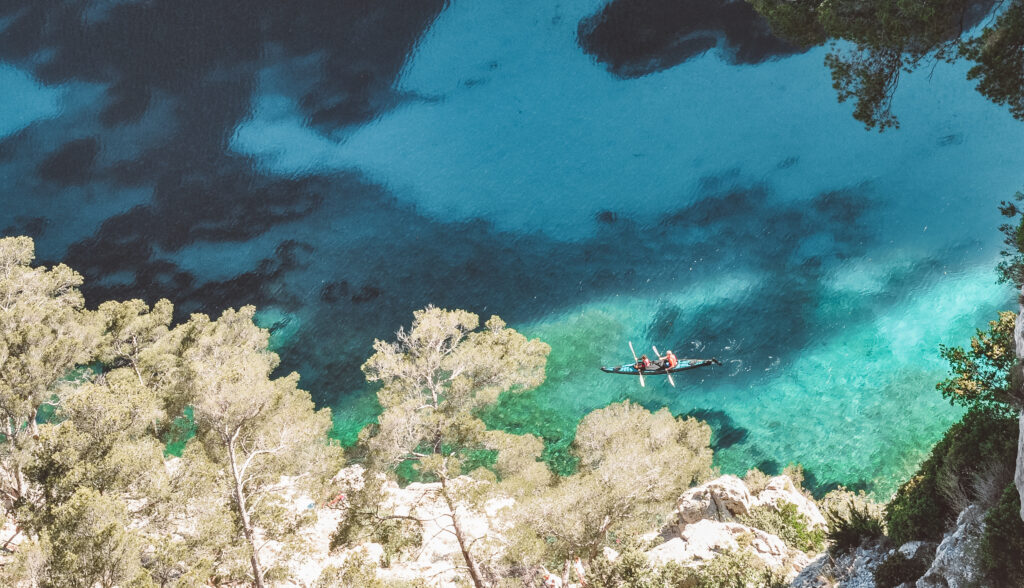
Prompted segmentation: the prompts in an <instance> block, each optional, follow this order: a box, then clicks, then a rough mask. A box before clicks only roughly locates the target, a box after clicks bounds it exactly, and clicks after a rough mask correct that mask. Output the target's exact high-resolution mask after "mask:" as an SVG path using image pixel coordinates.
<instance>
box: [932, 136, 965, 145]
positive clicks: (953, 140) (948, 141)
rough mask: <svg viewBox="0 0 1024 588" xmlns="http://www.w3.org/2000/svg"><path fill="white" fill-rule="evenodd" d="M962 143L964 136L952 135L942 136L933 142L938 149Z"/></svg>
mask: <svg viewBox="0 0 1024 588" xmlns="http://www.w3.org/2000/svg"><path fill="white" fill-rule="evenodd" d="M963 142H964V134H963V133H954V134H952V135H943V136H942V137H939V138H938V139H937V140H936V141H935V144H936V145H938V146H939V147H949V146H951V145H962V144H963Z"/></svg>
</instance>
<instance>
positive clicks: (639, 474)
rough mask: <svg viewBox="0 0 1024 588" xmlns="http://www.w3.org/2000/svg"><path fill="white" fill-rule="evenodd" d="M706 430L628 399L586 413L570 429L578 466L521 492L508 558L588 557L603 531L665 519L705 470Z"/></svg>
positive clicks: (619, 532) (632, 530)
mask: <svg viewBox="0 0 1024 588" xmlns="http://www.w3.org/2000/svg"><path fill="white" fill-rule="evenodd" d="M710 440H711V429H710V427H708V426H707V425H706V424H704V423H701V422H699V421H696V420H694V419H692V418H686V419H683V418H675V417H673V416H672V414H671V413H670V412H669V411H668V409H664V408H663V409H661V410H659V411H657V412H655V413H651V412H648V411H647V410H646V409H644V408H643V407H641V406H638V405H635V404H632V403H630V402H629V401H626V402H622V403H618V404H612V405H609V406H607V407H605V408H603V409H600V410H596V411H594V412H592V413H590V414H589V415H587V416H586V417H585V418H584V419H583V421H582V422H580V424H579V427H578V428H577V431H576V438H575V441H574V442H573V448H572V451H573V454H574V455H575V456H576V457H577V458H578V459H579V468H578V470H577V472H576V473H575V474H573V475H571V476H568V477H565V478H559V479H558V480H557V481H556V483H555V484H554V485H552V486H551V487H549V488H546V489H544V490H542V491H537V492H535V493H533V494H532V495H530V496H527V497H524V500H522V501H521V503H520V504H519V505H517V508H516V510H515V513H514V517H515V522H516V528H515V530H514V531H513V532H512V533H511V535H512V536H513V540H514V541H515V542H516V546H515V548H514V549H512V550H510V552H509V557H512V558H518V560H519V561H526V560H527V558H528V557H538V556H539V557H540V558H541V560H540V561H527V563H529V564H534V563H551V564H552V565H554V564H555V563H557V562H560V561H564V560H565V559H569V558H571V557H573V556H575V555H578V556H580V557H582V558H585V559H592V558H594V557H595V556H596V555H597V554H598V553H599V551H600V549H601V547H602V546H603V545H604V543H605V540H606V538H607V537H609V536H616V537H631V536H639V535H640V534H642V533H645V532H647V531H649V530H650V529H652V528H658V527H659V526H661V525H663V524H666V523H667V522H668V521H667V520H666V518H665V517H666V516H667V513H668V512H669V511H670V510H671V507H672V505H673V504H674V502H675V500H676V499H677V498H679V495H680V494H681V493H682V492H683V491H684V490H685V489H686V488H688V487H689V486H690V485H691V484H693V483H695V482H698V481H701V480H703V479H705V478H707V477H708V476H710V473H711V449H710V447H709V445H710Z"/></svg>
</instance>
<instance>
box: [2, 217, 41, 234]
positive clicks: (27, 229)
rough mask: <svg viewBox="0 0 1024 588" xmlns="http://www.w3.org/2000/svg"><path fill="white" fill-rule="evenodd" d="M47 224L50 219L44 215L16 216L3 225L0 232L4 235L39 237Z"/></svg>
mask: <svg viewBox="0 0 1024 588" xmlns="http://www.w3.org/2000/svg"><path fill="white" fill-rule="evenodd" d="M49 226H50V219H48V218H46V217H45V216H16V217H14V222H13V223H12V224H9V225H7V226H6V227H4V229H3V231H2V234H3V236H4V237H16V236H19V235H24V236H26V237H32V238H33V239H39V238H40V237H42V236H43V232H44V231H46V229H47V227H49Z"/></svg>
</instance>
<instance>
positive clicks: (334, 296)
mask: <svg viewBox="0 0 1024 588" xmlns="http://www.w3.org/2000/svg"><path fill="white" fill-rule="evenodd" d="M348 291H349V285H348V282H347V281H345V280H339V281H334V282H328V283H326V284H324V285H323V287H322V288H320V300H321V301H323V302H326V303H328V304H333V303H335V302H337V301H339V300H341V299H342V298H346V297H348Z"/></svg>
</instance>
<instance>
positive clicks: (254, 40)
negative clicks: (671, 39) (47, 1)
mask: <svg viewBox="0 0 1024 588" xmlns="http://www.w3.org/2000/svg"><path fill="white" fill-rule="evenodd" d="M617 1H618V2H621V3H627V4H628V2H629V0H617ZM710 1H711V0H709V2H710ZM712 3H713V2H712ZM10 4H11V7H10V8H0V30H4V31H11V32H12V33H16V34H14V35H13V36H12V37H11V39H14V40H13V41H11V42H10V43H7V44H0V104H2V105H3V106H2V107H0V139H2V141H0V182H2V186H0V197H2V198H3V204H4V206H2V207H0V230H2V231H3V233H4V234H16V233H28V234H32V235H33V236H35V237H36V239H37V243H38V250H39V254H40V257H41V259H43V260H44V261H47V262H56V261H60V260H64V261H67V262H68V263H70V264H72V265H74V266H75V267H76V268H78V269H79V270H80V271H82V272H83V273H84V274H85V276H86V278H87V280H88V281H87V288H86V294H87V296H88V299H89V302H90V304H96V303H98V302H99V301H101V300H102V299H104V298H109V297H121V298H123V297H129V296H139V297H143V298H146V299H147V300H150V301H153V300H155V299H157V298H159V297H161V296H167V297H170V298H172V299H174V300H175V301H176V303H177V304H178V309H179V318H184V317H186V316H187V314H188V313H190V312H196V311H205V312H210V313H217V312H219V310H220V309H222V308H224V307H226V306H238V305H242V304H256V305H257V306H259V308H260V313H259V315H258V320H259V322H260V324H262V325H264V326H266V327H267V328H270V329H271V330H272V332H273V338H272V341H273V345H274V346H275V349H277V350H278V351H279V352H280V354H281V356H282V361H283V364H282V371H287V370H298V371H299V372H300V373H301V374H302V383H303V385H304V386H305V387H306V388H307V389H309V390H310V392H311V393H312V394H313V397H314V399H315V400H316V401H317V402H318V404H319V405H321V406H329V407H331V408H332V409H333V410H334V414H335V424H336V427H335V433H336V435H337V436H338V437H339V438H341V439H342V440H344V441H345V442H353V441H354V440H355V437H356V435H357V434H358V431H359V430H360V428H361V427H362V426H363V425H365V424H366V423H368V422H371V421H372V420H373V419H374V418H375V416H376V414H377V411H378V406H377V404H376V401H375V398H374V396H373V391H372V390H370V389H368V388H367V386H366V385H365V383H364V382H363V380H362V374H361V373H360V371H359V366H360V364H361V363H362V362H363V361H364V360H365V358H366V357H367V356H368V355H369V354H370V352H371V346H372V342H373V340H374V338H388V337H390V336H391V334H392V333H394V331H395V330H396V329H397V328H398V327H399V326H401V325H403V324H408V322H409V321H410V320H411V317H412V312H413V311H414V310H416V309H418V308H422V307H423V306H425V305H427V304H435V305H439V306H443V307H450V308H466V309H469V310H472V311H474V312H477V313H479V314H482V315H485V316H486V315H489V314H491V313H496V314H499V315H501V316H502V317H503V318H505V319H506V320H507V321H508V322H509V324H511V325H512V326H513V327H515V328H517V329H520V330H522V331H523V332H525V333H527V334H529V335H530V336H532V337H539V338H541V339H543V340H545V341H546V342H548V343H549V344H550V345H551V347H552V352H551V357H550V360H549V363H548V373H547V382H546V383H545V384H544V385H543V386H542V387H540V388H539V389H537V390H534V391H530V392H527V393H525V394H522V395H519V396H509V397H506V398H503V399H502V400H501V402H500V403H499V405H498V406H496V407H494V409H493V410H491V411H490V412H488V414H487V415H486V420H487V422H488V423H489V424H490V425H491V426H494V427H502V428H506V429H508V430H513V431H520V432H530V433H535V434H539V435H541V436H543V437H544V438H545V440H546V441H547V442H548V451H547V453H546V457H547V459H548V460H549V461H550V462H551V463H552V464H553V465H554V466H555V467H556V468H560V469H566V468H569V467H571V460H570V459H569V458H568V456H567V453H566V448H567V446H568V444H569V443H570V442H571V439H572V434H573V430H574V429H575V426H576V424H577V423H578V421H579V419H580V418H582V417H583V415H585V414H586V413H587V412H589V411H591V410H593V409H595V408H599V407H602V406H605V405H607V404H608V403H610V402H614V401H618V400H621V399H624V398H631V399H634V400H635V401H637V402H641V403H643V404H644V405H645V406H648V407H650V408H652V409H654V408H658V407H661V406H668V407H669V408H670V409H671V410H672V411H673V412H675V413H677V414H681V415H684V414H685V415H693V416H695V417H697V418H700V419H703V420H707V421H708V422H710V423H711V424H712V425H713V427H714V429H715V439H714V444H715V448H716V463H717V465H718V466H719V467H720V468H721V469H722V471H725V472H733V473H742V472H744V471H745V470H746V469H747V468H750V467H755V466H756V467H761V468H763V469H765V470H768V471H776V470H778V469H780V468H781V467H784V466H785V465H787V464H789V463H801V464H803V465H804V466H805V468H806V469H807V471H808V472H809V479H810V480H811V482H812V483H813V484H814V486H815V487H816V488H819V489H820V488H825V487H828V486H830V485H833V484H836V483H842V484H846V485H850V486H856V487H863V488H867V489H870V490H873V491H875V492H876V493H878V494H879V495H882V496H883V497H884V496H886V495H888V494H889V493H891V492H892V490H893V489H894V488H895V487H896V486H897V485H898V483H899V482H900V481H901V480H902V479H905V478H906V476H907V475H908V473H909V472H910V471H911V470H912V469H913V468H914V467H915V466H916V465H917V463H919V462H920V460H921V459H922V458H923V456H924V455H925V454H926V453H927V451H928V449H929V448H930V446H931V444H932V443H934V442H935V440H937V439H938V437H939V436H940V435H941V433H942V431H943V430H944V429H945V428H946V427H947V426H948V425H949V423H951V422H953V421H954V420H955V419H957V418H958V416H959V413H958V411H957V410H956V409H954V408H952V407H950V406H948V405H947V404H945V403H944V402H943V401H942V400H941V398H940V397H939V395H938V393H937V392H935V391H934V385H935V383H936V382H937V381H938V380H939V379H941V378H942V377H943V376H944V374H945V366H944V365H943V364H942V362H941V361H940V359H939V356H938V345H939V344H940V343H947V344H965V343H966V342H967V340H968V338H969V337H970V335H971V334H972V333H973V331H974V329H975V328H979V327H983V326H984V325H985V322H986V321H987V320H990V319H991V318H993V317H994V316H995V312H996V311H997V310H998V309H1001V308H1006V307H1008V306H1009V305H1010V304H1011V303H1012V302H1013V297H1012V292H1010V291H1009V290H1008V289H1007V288H1005V287H1003V286H999V285H996V284H995V275H994V271H993V266H994V265H995V263H996V262H997V260H998V251H999V248H1000V236H999V234H998V232H997V230H996V227H997V226H998V224H999V223H1000V220H1001V219H1000V218H999V215H998V213H997V209H996V205H997V203H998V201H999V200H1001V199H1004V198H1008V197H1010V196H1011V195H1012V194H1013V193H1014V191H1016V190H1017V189H1019V188H1020V186H1021V184H1022V183H1024V182H1022V180H1024V176H1022V174H1021V173H1020V170H1022V169H1024V134H1022V133H1021V128H1022V127H1021V126H1020V123H1018V122H1016V121H1014V120H1013V119H1012V118H1011V117H1010V116H1009V114H1008V113H1007V112H1005V111H1004V110H1003V109H1001V108H999V107H997V106H994V105H992V104H990V103H988V102H986V101H985V100H984V99H983V98H981V97H980V96H979V95H978V94H977V93H976V92H975V91H974V90H973V88H972V87H971V84H970V83H969V82H968V81H966V80H965V79H964V78H965V73H966V66H965V65H964V64H955V65H949V64H938V65H936V66H935V68H934V69H930V70H929V71H927V72H922V73H919V74H913V75H905V76H903V77H902V78H901V82H900V88H899V91H898V93H897V95H896V102H895V107H896V110H897V114H899V115H900V117H901V121H902V127H901V128H900V129H899V130H898V131H891V132H887V133H884V134H879V133H877V132H867V131H865V130H864V129H863V127H862V126H861V125H860V124H859V123H857V122H856V121H854V120H853V119H852V118H851V116H850V111H851V109H852V107H851V105H849V104H839V103H837V102H836V99H835V94H834V91H833V90H832V88H831V81H830V77H829V72H828V71H827V69H826V68H825V67H824V66H823V59H824V50H823V49H820V48H819V49H815V50H812V51H808V52H804V53H793V54H786V55H782V54H779V55H776V56H775V57H776V58H774V59H763V60H760V61H758V60H755V61H758V62H757V63H746V62H744V61H743V60H742V59H738V58H737V57H736V54H735V53H734V51H735V47H733V46H732V45H728V44H727V42H726V41H724V40H721V39H720V42H719V44H718V46H717V47H715V48H712V49H710V50H708V51H706V52H703V53H697V54H695V55H694V56H692V58H690V59H685V60H682V61H681V62H679V63H676V64H674V65H673V64H671V63H668V64H665V65H664V66H659V67H657V68H654V69H652V70H651V71H650V72H649V73H647V74H646V75H636V76H634V77H620V76H618V75H616V74H615V72H614V71H613V70H614V68H610V67H609V65H608V64H606V63H603V62H600V61H597V60H596V59H595V57H594V55H593V54H592V53H588V52H586V51H584V50H583V49H581V46H580V42H579V41H580V38H579V35H580V23H582V22H585V21H587V20H588V19H590V17H592V16H593V15H594V14H597V13H598V12H599V11H601V10H602V7H604V6H605V2H603V1H601V0H565V1H562V2H558V3H550V2H544V1H542V0H523V1H522V2H518V3H508V2H502V1H501V0H455V1H453V2H441V1H438V2H430V1H427V0H424V2H422V3H415V5H413V4H409V5H403V6H402V7H401V10H399V9H397V8H394V7H392V6H390V5H388V4H387V3H373V5H372V6H369V5H368V6H366V7H363V8H358V7H354V6H349V5H348V4H346V3H338V2H334V1H333V0H309V1H308V2H304V3H303V5H302V7H301V8H299V9H292V8H290V7H289V8H287V9H282V8H281V6H285V5H282V4H281V3H273V2H263V1H262V0H259V1H257V0H254V1H253V2H252V3H249V4H248V5H247V6H248V7H247V9H246V11H245V12H244V14H243V13H238V12H237V11H235V10H233V9H232V8H231V7H230V6H229V5H230V4H231V3H199V2H191V0H190V4H189V6H190V7H191V8H190V10H187V11H186V10H177V9H175V8H174V7H172V5H171V4H170V3H169V2H168V1H167V0H154V1H153V2H145V3H131V2H129V3H115V4H117V6H113V5H109V3H105V2H84V3H83V4H84V5H88V6H89V7H91V8H89V9H85V8H83V9H82V14H85V15H89V17H88V18H87V19H85V20H83V21H82V22H81V23H77V25H76V24H74V23H73V22H72V20H73V19H72V20H68V21H66V26H67V27H69V29H68V30H72V29H73V30H75V31H78V32H80V33H81V34H70V33H61V32H60V30H57V29H53V28H47V27H41V28H38V27H37V28H33V27H34V26H35V24H33V23H36V24H37V23H38V22H44V21H45V19H43V18H42V16H40V15H39V14H36V13H35V12H34V11H38V10H39V9H38V8H34V7H33V5H32V3H30V2H28V1H27V0H25V1H24V2H20V3H19V2H17V1H15V2H11V3H10ZM19 4H20V6H19ZM346 10H347V11H350V12H351V14H348V13H345V11H346ZM360 11H362V12H360ZM193 13H194V14H195V15H197V18H196V19H195V21H194V22H193V21H187V22H186V21H182V22H178V21H176V20H175V19H174V18H172V17H173V16H175V15H180V14H193ZM33 14H35V17H33V16H32V15H33ZM26 15H27V16H26ZM253 15H260V16H261V17H262V18H250V17H251V16H253ZM36 17H38V18H36ZM186 20H187V19H186ZM199 22H201V23H204V26H206V27H208V28H207V29H204V31H203V32H202V34H195V33H193V32H192V28H191V27H192V26H193V25H194V24H195V23H199ZM325 22H326V23H333V24H332V26H331V27H327V28H324V27H323V26H322V24H323V23H325ZM75 26H77V27H78V28H77V29H76V28H74V27H75ZM4 27H7V28H4ZM182 28H183V29H185V30H188V31H189V33H188V35H173V34H164V32H166V31H174V30H178V29H182ZM54 31H56V32H54ZM138 31H143V33H138V34H137V32H138ZM145 31H149V33H145ZM119 32H120V33H119ZM121 33H123V34H121ZM129 33H130V34H129ZM735 33H736V31H732V32H731V33H730V34H731V35H732V36H733V37H735V36H736V35H735ZM48 35H49V36H48ZM716 35H717V33H716V32H715V31H711V37H715V38H718V37H716ZM727 36H728V35H727ZM99 39H102V40H104V41H103V43H110V45H107V44H103V43H99V44H97V43H98V40H99ZM154 39H155V40H154ZM77 43H85V44H86V45H89V46H98V47H103V48H107V49H113V50H111V51H106V50H105V51H93V52H90V51H83V50H82V48H81V47H79V46H78V45H77ZM177 43H182V44H183V45H182V46H178V45H176V44H177ZM119 44H123V45H119ZM126 56H127V57H126ZM629 341H632V342H633V343H634V344H636V345H638V347H639V348H640V349H644V350H646V349H649V348H650V346H651V345H652V344H653V345H657V346H658V347H659V348H661V349H665V348H670V347H671V348H673V349H674V350H675V351H676V352H677V354H679V355H681V356H691V357H693V356H696V357H709V356H717V357H718V358H720V359H721V360H722V361H723V363H724V365H723V366H722V367H719V368H714V369H702V370H697V371H693V372H689V373H685V374H680V375H679V376H678V377H677V387H675V388H672V387H669V386H668V385H667V383H666V382H665V381H663V380H660V379H656V378H652V379H651V381H649V382H648V385H647V386H646V387H644V388H640V387H639V385H638V383H637V382H636V381H634V380H632V379H631V378H627V377H624V376H615V375H607V374H603V373H602V372H600V371H599V370H598V368H599V367H600V366H601V365H616V364H621V363H623V362H624V361H626V360H628V359H629V355H628V346H627V342H629Z"/></svg>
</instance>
